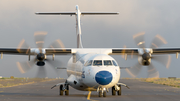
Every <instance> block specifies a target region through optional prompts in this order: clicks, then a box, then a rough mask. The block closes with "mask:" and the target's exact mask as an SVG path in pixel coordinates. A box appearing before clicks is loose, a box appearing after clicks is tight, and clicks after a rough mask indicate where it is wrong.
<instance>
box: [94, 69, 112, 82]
mask: <svg viewBox="0 0 180 101" xmlns="http://www.w3.org/2000/svg"><path fill="white" fill-rule="evenodd" d="M112 78H113V77H112V74H111V73H110V72H108V71H100V72H98V73H97V74H96V76H95V79H96V82H97V83H99V84H101V85H107V84H109V83H110V82H111V81H112Z"/></svg>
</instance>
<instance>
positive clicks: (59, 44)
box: [50, 39, 65, 48]
mask: <svg viewBox="0 0 180 101" xmlns="http://www.w3.org/2000/svg"><path fill="white" fill-rule="evenodd" d="M50 48H65V47H64V44H63V42H62V41H61V40H60V39H57V40H56V41H54V42H53V43H52V44H51V45H50Z"/></svg>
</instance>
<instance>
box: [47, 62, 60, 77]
mask: <svg viewBox="0 0 180 101" xmlns="http://www.w3.org/2000/svg"><path fill="white" fill-rule="evenodd" d="M46 62H47V63H49V64H50V65H51V68H52V69H53V70H54V71H55V72H56V74H58V71H57V67H61V66H60V65H62V62H61V61H57V60H50V59H47V60H46Z"/></svg>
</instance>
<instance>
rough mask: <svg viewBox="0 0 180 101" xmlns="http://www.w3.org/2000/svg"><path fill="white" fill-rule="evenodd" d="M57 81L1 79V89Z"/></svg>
mask: <svg viewBox="0 0 180 101" xmlns="http://www.w3.org/2000/svg"><path fill="white" fill-rule="evenodd" d="M51 80H55V79H45V78H13V79H11V78H0V88H2V87H12V86H18V85H24V84H32V83H36V82H45V81H51Z"/></svg>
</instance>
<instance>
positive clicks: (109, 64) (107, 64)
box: [104, 60, 112, 66]
mask: <svg viewBox="0 0 180 101" xmlns="http://www.w3.org/2000/svg"><path fill="white" fill-rule="evenodd" d="M104 66H112V62H111V60H104Z"/></svg>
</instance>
